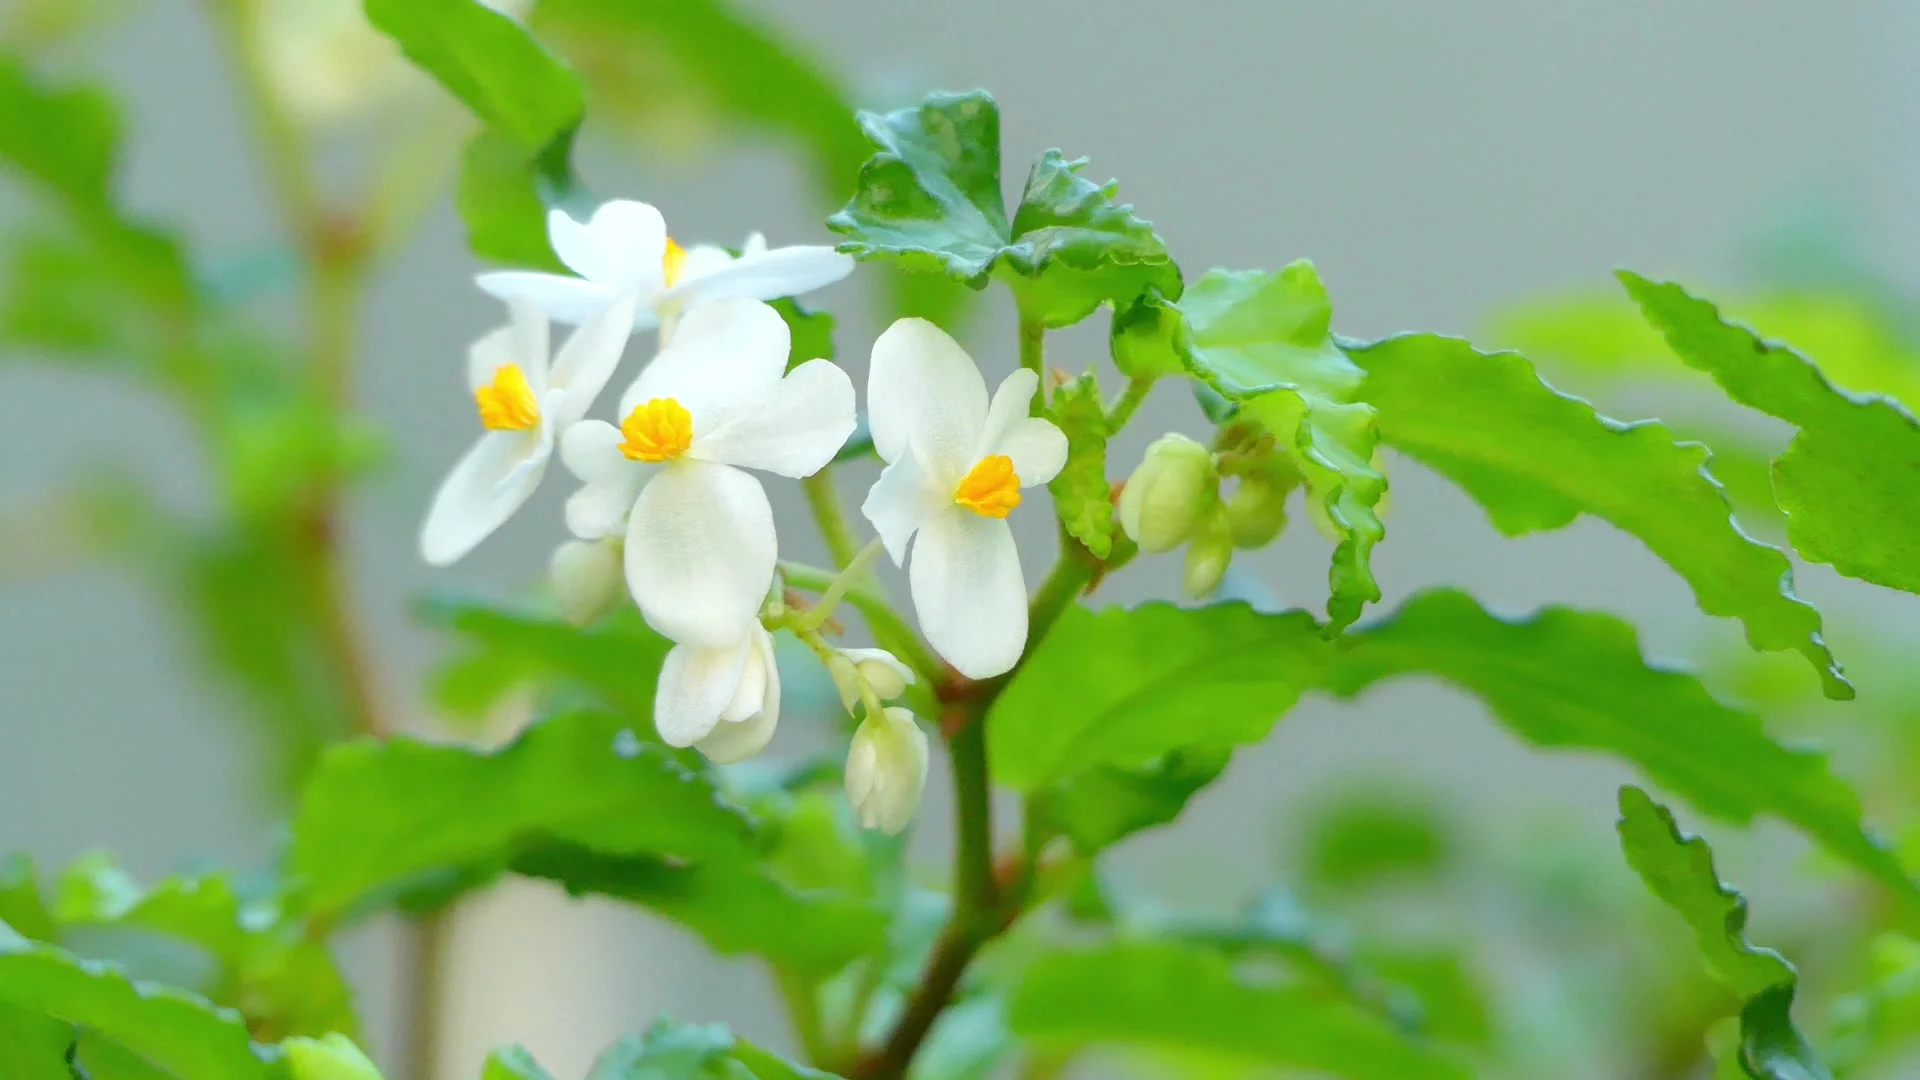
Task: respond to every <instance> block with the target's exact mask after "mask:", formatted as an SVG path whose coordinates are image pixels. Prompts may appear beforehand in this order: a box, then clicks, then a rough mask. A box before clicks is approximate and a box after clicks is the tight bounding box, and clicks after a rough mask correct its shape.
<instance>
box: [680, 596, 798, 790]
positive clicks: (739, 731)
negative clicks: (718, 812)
mask: <svg viewBox="0 0 1920 1080" xmlns="http://www.w3.org/2000/svg"><path fill="white" fill-rule="evenodd" d="M748 635H749V637H750V638H751V639H752V647H751V648H750V649H749V650H748V655H747V663H746V666H745V668H744V669H743V670H742V673H741V676H740V685H739V686H738V688H736V689H735V691H734V695H733V700H732V701H731V702H729V703H728V705H727V707H726V709H725V710H724V711H722V712H721V714H720V722H719V723H718V724H716V725H714V728H713V731H712V733H711V734H709V735H708V736H707V737H706V738H704V739H701V740H700V741H699V742H697V743H695V744H694V745H695V747H697V748H698V749H699V751H700V752H701V753H702V754H705V755H706V756H707V758H708V759H709V760H711V761H717V762H719V763H720V764H722V765H731V764H733V763H734V762H736V761H745V760H746V759H747V758H750V757H752V756H753V755H755V754H757V753H759V752H760V751H762V750H764V749H766V746H767V743H769V742H771V741H773V731H774V728H775V727H776V726H777V725H778V724H779V723H780V669H779V668H777V667H775V666H774V661H773V635H772V634H769V633H767V631H766V630H765V629H764V628H762V627H760V626H758V625H755V626H753V627H752V628H750V629H749V630H748Z"/></svg>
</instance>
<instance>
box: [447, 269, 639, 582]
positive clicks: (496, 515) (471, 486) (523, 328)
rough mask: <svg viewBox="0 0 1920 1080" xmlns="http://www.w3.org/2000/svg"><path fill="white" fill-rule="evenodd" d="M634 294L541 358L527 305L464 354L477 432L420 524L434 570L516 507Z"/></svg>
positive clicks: (580, 407)
mask: <svg viewBox="0 0 1920 1080" xmlns="http://www.w3.org/2000/svg"><path fill="white" fill-rule="evenodd" d="M634 302H635V301H634V298H633V297H632V296H631V295H629V296H624V297H620V298H619V299H617V300H616V301H615V302H614V303H612V304H611V305H609V306H608V307H607V308H606V310H604V311H603V312H601V313H600V315H599V316H598V317H596V318H594V319H592V320H590V321H588V322H587V323H585V324H583V325H582V326H581V327H580V329H578V330H575V331H574V332H573V336H572V337H570V338H568V339H567V343H566V344H565V345H563V346H561V347H560V353H559V355H557V356H555V357H553V362H552V365H551V367H549V365H548V361H547V317H546V316H545V315H543V314H541V312H540V309H539V308H538V307H536V306H534V305H533V304H530V303H528V302H526V301H514V302H512V303H510V304H508V305H507V306H508V309H509V310H510V312H511V314H512V321H511V322H510V323H508V324H507V325H506V326H503V327H501V328H500V329H498V330H495V331H494V332H492V333H491V334H488V335H487V336H486V337H483V338H481V339H480V340H479V341H477V342H475V343H474V345H473V348H472V349H470V350H469V351H468V353H467V384H468V389H470V390H471V391H472V392H473V399H474V404H475V406H476V407H477V408H478V409H479V412H480V423H481V424H482V425H484V426H485V427H486V428H487V433H486V434H485V435H482V436H480V441H479V442H477V443H475V444H474V447H473V449H472V450H469V451H468V452H467V456H466V457H464V458H461V459H460V463H459V464H458V465H455V466H454V467H453V472H452V473H450V474H449V475H448V476H447V478H446V480H445V481H444V482H442V483H441V485H440V490H439V491H438V492H437V493H436V494H435V495H434V497H433V505H432V507H431V508H429V509H428V511H427V520H426V522H425V524H423V525H422V526H421V528H420V554H421V555H422V556H423V557H424V558H425V559H426V560H427V562H429V563H431V564H433V565H435V566H446V565H448V564H450V563H453V562H456V561H458V560H459V559H460V558H461V557H462V556H464V555H466V553H467V552H469V551H472V550H473V548H474V546H475V545H477V544H479V543H480V541H482V540H485V539H486V538H487V537H488V536H489V535H490V534H491V533H492V532H493V531H494V530H495V529H497V528H499V527H500V526H501V524H503V523H504V522H505V521H506V520H507V519H508V518H510V517H512V516H513V512H514V511H515V510H518V509H520V507H521V505H522V504H524V503H525V502H526V501H527V498H528V497H529V496H531V495H532V494H533V490H534V488H536V487H538V486H539V484H540V478H541V477H542V476H545V475H546V471H547V459H548V458H550V457H552V456H553V444H554V440H555V439H556V438H557V437H559V435H560V433H562V432H564V431H566V430H567V428H569V427H570V426H572V425H573V424H574V423H575V422H577V421H578V420H579V419H580V418H581V417H582V416H584V415H585V414H586V411H587V408H588V406H590V405H592V404H593V399H594V398H596V397H598V396H599V395H600V390H601V388H602V387H604V386H606V385H607V380H608V379H610V378H612V377H613V369H614V368H615V367H616V366H618V365H619V363H620V353H621V352H622V351H623V350H625V349H626V346H627V336H628V333H627V324H628V322H629V321H631V319H632V318H633V314H632V312H633V306H634Z"/></svg>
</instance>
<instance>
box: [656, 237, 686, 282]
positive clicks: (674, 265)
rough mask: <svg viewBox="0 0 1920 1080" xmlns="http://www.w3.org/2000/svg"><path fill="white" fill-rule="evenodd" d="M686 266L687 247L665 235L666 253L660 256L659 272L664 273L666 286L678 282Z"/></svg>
mask: <svg viewBox="0 0 1920 1080" xmlns="http://www.w3.org/2000/svg"><path fill="white" fill-rule="evenodd" d="M686 268H687V249H686V248H683V247H681V246H680V241H678V240H675V239H674V238H673V237H671V236H669V237H667V253H666V254H665V255H663V256H661V257H660V272H661V273H662V274H664V275H666V279H667V288H669V289H671V288H673V287H674V286H675V285H678V284H680V273H681V271H683V270H685V269H686Z"/></svg>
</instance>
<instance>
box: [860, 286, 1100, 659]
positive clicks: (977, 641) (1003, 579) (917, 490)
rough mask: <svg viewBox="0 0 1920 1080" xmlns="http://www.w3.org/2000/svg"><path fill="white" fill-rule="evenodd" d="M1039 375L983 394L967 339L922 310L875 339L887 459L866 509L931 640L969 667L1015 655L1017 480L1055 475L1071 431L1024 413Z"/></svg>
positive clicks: (875, 427) (1021, 611)
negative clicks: (1013, 519)
mask: <svg viewBox="0 0 1920 1080" xmlns="http://www.w3.org/2000/svg"><path fill="white" fill-rule="evenodd" d="M1039 385H1040V381H1039V376H1038V375H1036V374H1034V373H1033V372H1031V371H1028V370H1025V369H1022V370H1019V371H1016V372H1014V373H1013V374H1011V375H1009V376H1007V378H1006V381H1004V382H1002V383H1001V384H1000V388H999V389H998V390H996V391H995V392H994V395H993V399H992V401H991V402H989V401H988V399H987V384H986V381H985V380H984V379H982V378H981V376H980V369H979V368H978V367H976V366H975V365H974V362H973V358H972V357H970V356H968V355H967V353H966V350H964V349H962V348H961V347H960V344H959V343H958V342H956V341H954V340H953V339H952V338H951V337H948V336H947V334H946V333H945V332H944V331H942V330H941V329H940V328H939V327H937V326H935V325H933V324H932V323H930V322H927V321H926V320H924V319H901V320H900V321H899V322H896V323H894V324H893V325H892V326H890V327H888V328H887V330H886V332H885V333H883V334H881V335H880V337H879V339H878V340H877V341H875V342H874V343H873V366H872V368H871V370H870V372H869V374H868V378H867V413H868V424H869V426H870V427H871V428H872V431H873V445H874V448H875V449H876V450H878V451H879V452H880V457H881V458H882V459H884V460H885V461H886V462H887V468H886V471H885V472H882V473H881V474H880V480H879V482H878V483H876V484H874V485H873V490H872V491H870V492H868V493H867V500H866V503H865V505H863V506H862V507H861V508H860V510H861V512H862V513H864V514H865V515H866V516H867V520H869V521H871V522H873V527H874V528H875V529H876V530H877V531H878V532H879V533H880V538H881V540H882V541H884V542H885V543H886V546H887V553H888V554H889V555H891V556H893V561H894V563H895V564H896V565H897V564H900V563H904V562H905V561H906V560H907V552H908V548H909V545H911V547H912V552H913V565H912V566H911V567H910V568H909V576H908V580H909V583H910V585H911V586H912V590H913V606H914V609H915V610H916V611H917V612H918V614H919V617H920V627H921V629H922V630H924V631H925V632H926V635H927V640H928V641H929V642H930V643H932V645H933V647H934V648H935V649H936V650H938V651H939V653H940V655H941V656H943V657H945V658H946V660H947V662H948V663H950V664H952V665H953V666H954V667H955V668H956V669H958V670H959V671H960V673H961V674H962V675H966V676H968V677H969V678H974V679H984V678H988V677H990V676H993V675H998V674H1000V673H1001V672H1004V671H1007V670H1008V669H1010V668H1012V667H1013V665H1014V664H1015V663H1016V662H1018V661H1019V659H1020V652H1021V650H1022V649H1023V648H1025V646H1026V642H1027V584H1026V579H1025V578H1024V577H1023V576H1022V574H1021V570H1020V552H1019V550H1018V549H1016V548H1015V547H1014V543H1013V530H1012V529H1010V528H1008V526H1007V521H1006V518H1007V515H1008V514H1009V513H1011V512H1012V511H1013V508H1014V507H1016V506H1018V505H1020V489H1021V488H1027V487H1033V486H1034V485H1036V484H1044V483H1046V482H1047V481H1049V480H1051V479H1053V478H1054V475H1055V474H1057V473H1058V472H1059V471H1060V468H1061V466H1062V465H1064V464H1066V460H1067V437H1066V436H1065V435H1063V434H1061V432H1060V429H1059V428H1057V427H1055V426H1054V425H1053V424H1051V423H1049V422H1048V421H1046V420H1041V419H1037V418H1034V417H1029V416H1028V415H1027V405H1028V402H1029V401H1031V400H1032V398H1033V394H1034V391H1035V390H1036V389H1038V388H1039Z"/></svg>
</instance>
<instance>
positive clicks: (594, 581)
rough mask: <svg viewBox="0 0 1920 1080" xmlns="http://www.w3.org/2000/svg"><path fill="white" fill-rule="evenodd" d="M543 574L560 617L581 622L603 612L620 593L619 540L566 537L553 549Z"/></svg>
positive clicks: (595, 617) (591, 619)
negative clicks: (545, 572) (549, 584)
mask: <svg viewBox="0 0 1920 1080" xmlns="http://www.w3.org/2000/svg"><path fill="white" fill-rule="evenodd" d="M547 577H548V581H549V582H550V583H551V584H552V586H553V599H554V602H555V603H557V604H559V606H560V617H561V618H563V619H565V620H567V621H568V622H570V623H572V624H573V625H575V626H585V625H587V624H588V623H590V622H592V621H593V620H595V619H597V618H599V617H600V616H602V615H604V614H606V613H607V611H609V610H610V609H611V608H612V607H613V603H614V601H615V600H617V599H619V597H620V542H619V540H617V539H607V540H568V541H567V542H565V543H563V544H561V545H560V546H559V547H557V548H555V549H554V551H553V561H552V562H551V563H550V564H549V566H548V568H547Z"/></svg>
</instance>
